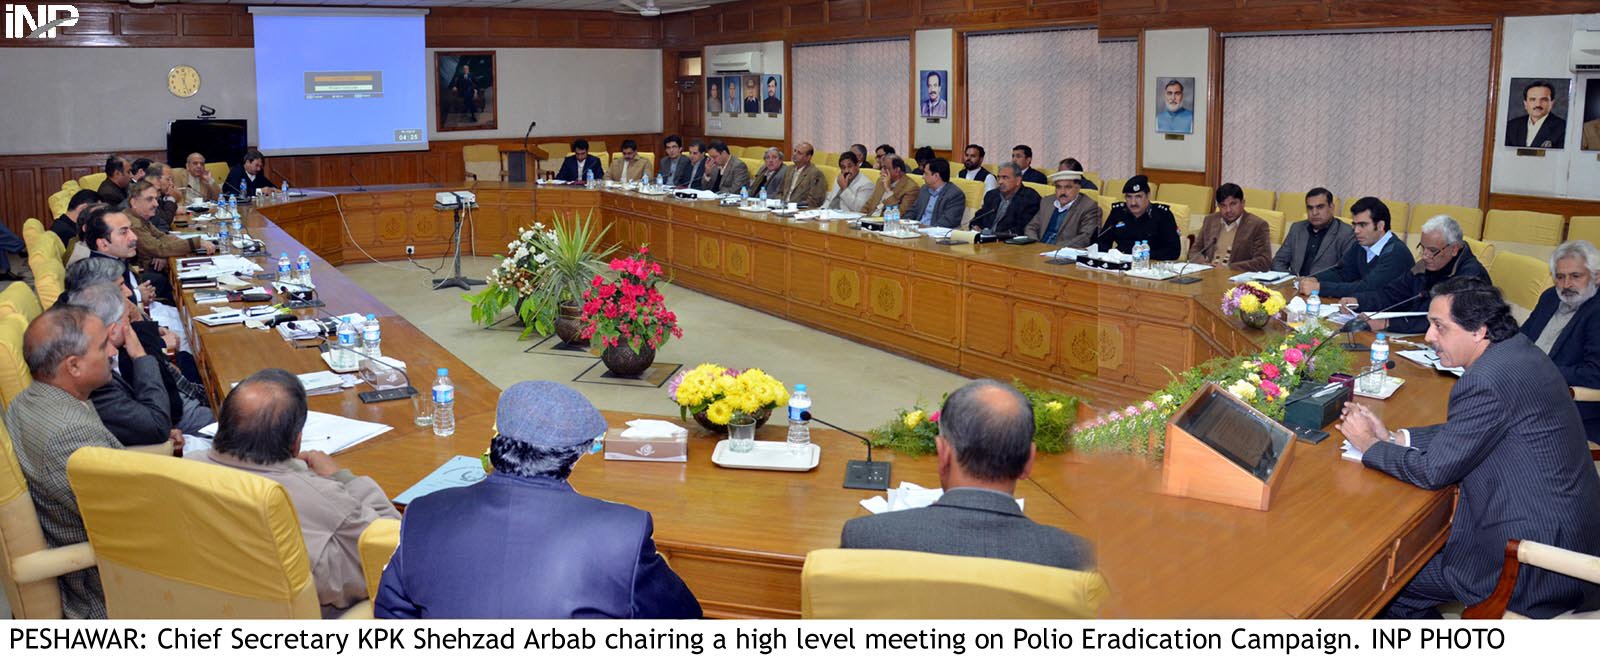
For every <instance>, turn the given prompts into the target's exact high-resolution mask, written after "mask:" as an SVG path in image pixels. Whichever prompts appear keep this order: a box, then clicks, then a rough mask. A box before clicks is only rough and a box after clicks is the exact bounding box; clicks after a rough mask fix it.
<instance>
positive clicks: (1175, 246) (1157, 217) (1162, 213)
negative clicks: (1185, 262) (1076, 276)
mask: <svg viewBox="0 0 1600 662" xmlns="http://www.w3.org/2000/svg"><path fill="white" fill-rule="evenodd" d="M1141 241H1147V242H1150V259H1152V260H1176V259H1178V256H1179V255H1180V254H1181V253H1182V252H1183V245H1182V244H1180V243H1179V239H1178V220H1177V219H1176V218H1174V217H1173V216H1172V210H1171V209H1169V208H1167V206H1166V205H1164V204H1161V203H1159V202H1151V201H1150V178H1148V177H1145V176H1144V175H1134V176H1133V177H1131V178H1129V179H1128V181H1127V182H1126V183H1124V184H1123V185H1122V202H1115V203H1112V204H1111V214H1110V215H1109V216H1107V217H1106V222H1105V224H1104V225H1102V226H1100V232H1099V234H1098V235H1097V236H1096V237H1095V245H1096V246H1097V247H1098V248H1099V250H1101V251H1106V250H1109V249H1111V248H1112V247H1115V248H1116V249H1117V250H1118V251H1120V252H1121V253H1122V254H1123V255H1132V254H1133V245H1134V244H1135V243H1138V242H1141Z"/></svg>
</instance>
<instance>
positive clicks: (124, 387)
mask: <svg viewBox="0 0 1600 662" xmlns="http://www.w3.org/2000/svg"><path fill="white" fill-rule="evenodd" d="M122 289H123V288H122V287H119V286H118V285H117V284H116V283H112V282H99V283H95V284H93V285H90V286H88V287H84V288H80V289H76V290H73V291H71V292H68V293H66V294H65V295H64V298H65V299H66V301H67V303H70V304H73V305H76V306H82V307H84V308H85V309H87V310H89V311H90V312H92V313H94V315H95V317H97V318H99V320H100V323H102V324H104V325H105V326H106V329H107V337H108V339H109V340H110V342H111V345H112V347H114V348H116V349H117V350H119V351H125V352H127V353H128V357H129V359H130V364H131V367H132V368H133V369H132V370H123V371H118V372H113V373H112V375H111V379H110V380H109V381H107V382H106V383H105V384H102V385H100V386H99V387H97V388H95V389H94V390H93V391H91V392H90V393H89V401H90V402H92V403H93V404H94V409H95V413H96V414H98V415H99V416H100V422H101V423H102V424H104V425H105V427H106V429H107V430H110V431H111V434H112V435H113V436H115V437H116V438H117V442H118V443H120V444H122V445H123V446H148V445H155V444H161V443H164V442H166V441H168V440H171V441H172V442H173V446H174V447H175V448H178V449H182V448H183V431H182V430H179V429H178V428H177V427H176V426H175V425H173V421H172V404H171V401H170V399H169V398H168V397H167V386H166V383H165V382H164V381H163V380H162V370H163V368H162V365H161V361H160V359H158V358H156V357H155V356H152V355H151V354H149V353H147V352H145V350H144V345H143V344H142V343H140V342H139V339H138V338H137V337H135V336H134V333H133V331H132V329H130V328H129V326H128V325H129V318H130V310H129V309H132V308H134V307H135V306H134V304H133V302H131V301H128V300H127V299H126V298H124V297H123V296H122Z"/></svg>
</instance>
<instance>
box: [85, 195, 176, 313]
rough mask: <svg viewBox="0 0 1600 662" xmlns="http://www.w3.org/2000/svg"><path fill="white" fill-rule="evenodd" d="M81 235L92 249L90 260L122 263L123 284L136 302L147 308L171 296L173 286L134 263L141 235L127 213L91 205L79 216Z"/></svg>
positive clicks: (136, 258)
mask: <svg viewBox="0 0 1600 662" xmlns="http://www.w3.org/2000/svg"><path fill="white" fill-rule="evenodd" d="M78 221H79V227H78V230H79V234H80V235H81V236H82V241H83V243H85V244H88V246H89V255H88V257H95V256H102V257H107V258H111V259H113V260H117V261H119V262H121V263H122V266H123V272H122V282H124V283H126V284H127V286H128V289H130V290H132V291H133V301H134V303H137V304H139V305H141V306H147V305H149V304H150V302H151V301H154V300H156V299H157V298H163V299H166V300H168V301H170V300H171V297H172V283H171V282H170V281H168V280H167V279H166V278H164V277H161V276H162V274H151V273H148V272H142V270H140V269H139V268H138V267H137V265H135V264H134V263H135V262H137V261H138V257H139V236H138V235H136V234H134V233H133V223H132V222H131V221H129V220H128V214H127V213H126V212H125V211H123V210H121V209H117V208H113V207H110V206H107V205H91V206H90V207H89V208H88V209H85V210H84V211H83V213H82V214H81V215H79V216H78Z"/></svg>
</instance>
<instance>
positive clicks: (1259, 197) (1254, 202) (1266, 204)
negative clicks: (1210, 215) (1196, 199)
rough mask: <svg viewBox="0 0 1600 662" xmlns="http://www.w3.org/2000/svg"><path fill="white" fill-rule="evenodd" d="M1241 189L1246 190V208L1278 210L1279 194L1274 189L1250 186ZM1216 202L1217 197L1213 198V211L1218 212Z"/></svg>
mask: <svg viewBox="0 0 1600 662" xmlns="http://www.w3.org/2000/svg"><path fill="white" fill-rule="evenodd" d="M1240 188H1242V189H1244V206H1245V207H1246V208H1248V209H1273V210H1276V209H1277V207H1276V206H1275V205H1277V203H1278V194H1277V193H1275V192H1273V190H1272V189H1265V188H1250V187H1248V186H1241V187H1240ZM1216 201H1217V198H1216V196H1212V197H1211V210H1212V211H1216V210H1217V204H1216ZM1257 216H1260V214H1257Z"/></svg>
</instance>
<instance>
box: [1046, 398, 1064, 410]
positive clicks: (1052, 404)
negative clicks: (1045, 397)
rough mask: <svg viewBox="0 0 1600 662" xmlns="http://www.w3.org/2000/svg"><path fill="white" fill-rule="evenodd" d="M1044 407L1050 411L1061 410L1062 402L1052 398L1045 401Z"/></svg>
mask: <svg viewBox="0 0 1600 662" xmlns="http://www.w3.org/2000/svg"><path fill="white" fill-rule="evenodd" d="M1044 408H1045V409H1048V410H1050V411H1061V402H1060V401H1058V400H1051V401H1049V402H1046V403H1044Z"/></svg>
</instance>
